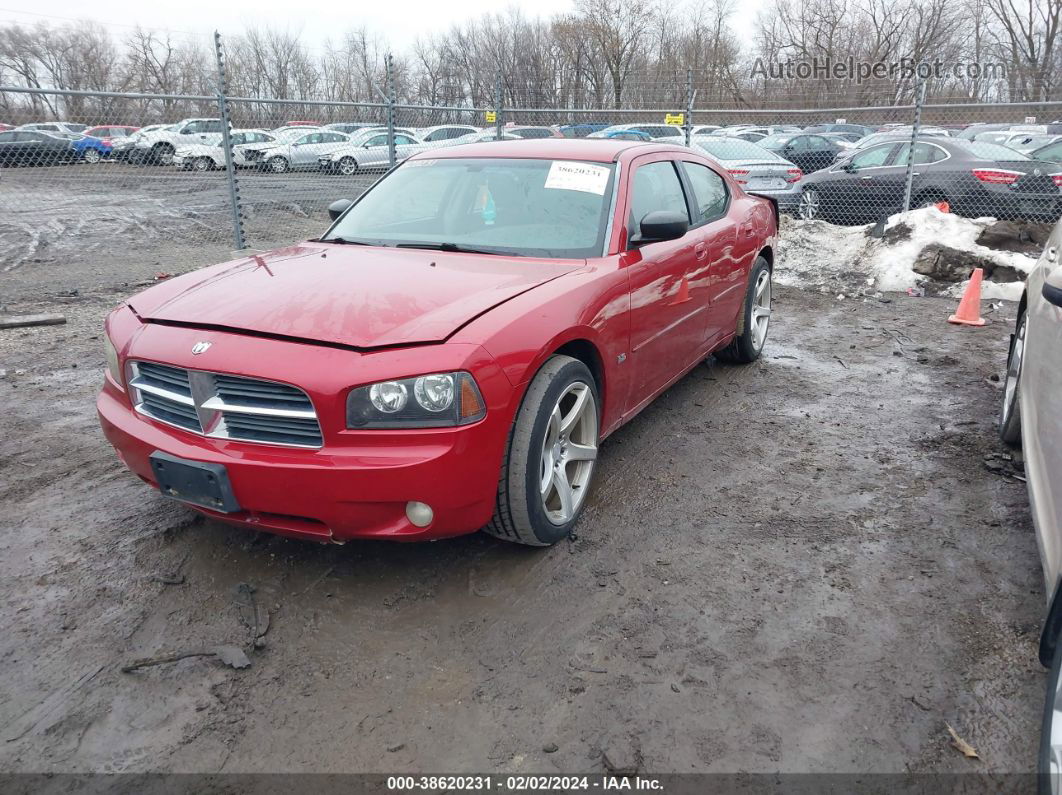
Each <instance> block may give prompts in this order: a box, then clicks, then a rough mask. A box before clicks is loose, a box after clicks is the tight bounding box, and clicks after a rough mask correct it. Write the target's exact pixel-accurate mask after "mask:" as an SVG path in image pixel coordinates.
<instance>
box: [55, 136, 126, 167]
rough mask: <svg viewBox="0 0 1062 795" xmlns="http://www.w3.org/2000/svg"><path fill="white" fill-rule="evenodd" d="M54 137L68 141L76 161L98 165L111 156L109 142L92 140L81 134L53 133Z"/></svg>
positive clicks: (100, 139) (98, 139)
mask: <svg viewBox="0 0 1062 795" xmlns="http://www.w3.org/2000/svg"><path fill="white" fill-rule="evenodd" d="M53 134H54V135H57V136H61V137H63V138H68V139H70V144H71V146H72V147H73V149H74V154H75V156H76V157H77V159H78V160H83V161H85V162H86V163H98V162H100V161H101V160H103V158H105V157H109V156H110V154H111V148H112V144H111V142H110V141H109V140H107V141H104V140H103V139H102V138H94V137H92V136H91V135H84V134H83V133H53Z"/></svg>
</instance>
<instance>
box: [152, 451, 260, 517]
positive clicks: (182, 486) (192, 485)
mask: <svg viewBox="0 0 1062 795" xmlns="http://www.w3.org/2000/svg"><path fill="white" fill-rule="evenodd" d="M150 461H151V471H152V472H154V473H155V480H156V482H157V483H158V484H159V490H160V491H161V492H162V493H163V495H164V496H166V497H170V498H172V499H175V500H180V501H181V502H188V503H191V504H192V505H198V506H200V507H203V508H209V509H210V510H212V511H220V512H222V513H235V512H236V511H239V510H240V504H239V503H238V502H237V501H236V495H235V494H233V491H232V484H231V483H230V482H229V473H228V470H226V469H225V465H224V464H208V463H206V462H204V461H189V460H187V459H184V458H178V457H177V456H173V455H170V454H169V453H164V452H162V451H161V450H156V451H155V452H154V453H152V454H151V456H150Z"/></svg>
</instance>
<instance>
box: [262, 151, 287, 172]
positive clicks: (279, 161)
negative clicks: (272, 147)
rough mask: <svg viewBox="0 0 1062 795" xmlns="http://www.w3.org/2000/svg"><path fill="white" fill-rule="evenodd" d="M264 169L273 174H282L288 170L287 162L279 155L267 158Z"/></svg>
mask: <svg viewBox="0 0 1062 795" xmlns="http://www.w3.org/2000/svg"><path fill="white" fill-rule="evenodd" d="M265 167H266V170H267V171H271V172H272V173H274V174H284V173H285V172H287V170H288V161H287V159H285V158H283V157H281V156H280V155H277V156H276V157H271V158H269V159H268V160H267V161H266V162H265Z"/></svg>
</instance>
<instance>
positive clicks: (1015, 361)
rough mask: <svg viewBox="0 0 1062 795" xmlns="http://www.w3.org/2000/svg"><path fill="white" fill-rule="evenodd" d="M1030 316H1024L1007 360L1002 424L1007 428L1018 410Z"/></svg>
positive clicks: (1015, 333)
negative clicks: (1011, 416) (1019, 386)
mask: <svg viewBox="0 0 1062 795" xmlns="http://www.w3.org/2000/svg"><path fill="white" fill-rule="evenodd" d="M1028 317H1029V316H1028V315H1027V314H1026V315H1024V316H1023V317H1022V319H1021V324H1020V325H1019V326H1018V330H1017V331H1016V332H1014V344H1013V345H1012V346H1011V349H1010V358H1009V359H1007V380H1006V381H1005V382H1004V384H1003V417H1002V418H1001V424H1002V425H1004V426H1006V424H1007V422H1008V421H1009V420H1010V415H1011V414H1013V413H1014V412H1015V411H1016V410H1017V408H1018V383H1019V382H1020V381H1021V364H1022V360H1023V359H1024V358H1025V329H1026V327H1027V326H1028V325H1029V320H1028Z"/></svg>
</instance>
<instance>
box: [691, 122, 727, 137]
mask: <svg viewBox="0 0 1062 795" xmlns="http://www.w3.org/2000/svg"><path fill="white" fill-rule="evenodd" d="M718 129H721V128H720V126H719V125H718V124H698V125H696V126H694V127H693V128H691V129H690V135H691V136H692V135H711V134H712V133H713V132H715V131H716V130H718Z"/></svg>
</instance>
